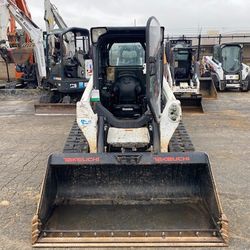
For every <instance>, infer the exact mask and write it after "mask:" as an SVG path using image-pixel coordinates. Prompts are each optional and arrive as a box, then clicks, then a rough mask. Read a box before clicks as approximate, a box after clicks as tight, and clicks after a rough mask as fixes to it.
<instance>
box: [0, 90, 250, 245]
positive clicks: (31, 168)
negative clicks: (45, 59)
mask: <svg viewBox="0 0 250 250" xmlns="http://www.w3.org/2000/svg"><path fill="white" fill-rule="evenodd" d="M36 100H37V96H36V95H31V96H29V95H27V96H26V97H22V96H18V97H15V95H13V96H9V95H2V94H1V93H0V249H11V250H12V249H31V241H30V235H31V219H32V217H33V215H34V213H35V210H36V204H37V201H38V198H39V190H40V187H41V183H42V180H43V177H44V173H45V169H46V164H47V158H48V155H49V154H50V153H52V152H60V151H61V150H62V148H63V145H64V143H65V140H66V137H67V135H68V133H69V130H70V128H71V126H72V124H73V120H74V117H72V116H56V117H53V116H35V115H34V107H33V103H34V102H35V101H36ZM204 110H205V113H204V114H197V113H196V114H191V113H189V114H184V117H183V119H184V123H185V125H186V127H187V130H188V132H189V134H190V137H191V139H192V141H193V143H194V145H195V147H196V150H198V151H205V152H207V153H208V154H209V156H210V160H211V164H212V170H213V174H214V177H215V180H216V184H217V188H218V191H219V196H220V199H221V202H222V207H223V209H224V212H225V214H226V215H227V217H228V219H229V223H230V224H229V225H230V243H229V244H230V245H229V248H226V249H230V250H231V249H250V237H249V236H250V226H249V225H250V192H249V191H250V182H249V179H250V163H249V162H250V144H249V141H250V133H249V130H250V92H249V93H237V92H227V93H219V95H218V99H217V100H205V101H204ZM123 249H124V248H123ZM150 249H152V248H150ZM161 249H162V248H161ZM172 249H177V248H172ZM181 249H184V248H181ZM195 249H198V248H195ZM201 249H205V248H201ZM206 249H208V248H206ZM211 249H216V248H211ZM219 249H222V248H219Z"/></svg>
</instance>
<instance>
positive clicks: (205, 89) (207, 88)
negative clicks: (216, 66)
mask: <svg viewBox="0 0 250 250" xmlns="http://www.w3.org/2000/svg"><path fill="white" fill-rule="evenodd" d="M199 80H200V93H201V94H202V97H203V98H214V99H216V98H217V90H216V88H215V85H214V81H213V80H212V78H211V77H201V78H200V79H199Z"/></svg>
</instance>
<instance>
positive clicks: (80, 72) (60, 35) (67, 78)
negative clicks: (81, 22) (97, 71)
mask: <svg viewBox="0 0 250 250" xmlns="http://www.w3.org/2000/svg"><path fill="white" fill-rule="evenodd" d="M46 48H47V49H46V56H47V58H46V59H47V74H48V82H49V83H50V84H52V86H53V88H56V89H57V90H58V91H59V92H62V93H76V92H79V93H82V92H83V90H84V88H85V83H86V82H88V80H89V78H90V76H91V75H92V70H93V69H92V61H91V60H90V57H89V49H90V42H89V31H88V30H87V29H83V28H75V27H73V28H68V29H65V30H55V31H54V32H52V33H50V34H48V35H47V39H46Z"/></svg>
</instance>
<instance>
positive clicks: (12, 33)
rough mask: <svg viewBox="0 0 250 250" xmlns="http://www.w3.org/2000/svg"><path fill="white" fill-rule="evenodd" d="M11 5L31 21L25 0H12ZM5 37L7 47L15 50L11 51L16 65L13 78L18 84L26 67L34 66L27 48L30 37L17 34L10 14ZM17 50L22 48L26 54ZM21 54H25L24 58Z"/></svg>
mask: <svg viewBox="0 0 250 250" xmlns="http://www.w3.org/2000/svg"><path fill="white" fill-rule="evenodd" d="M12 3H13V4H15V5H16V6H17V7H18V8H19V9H20V10H21V11H22V12H23V13H24V14H25V15H26V16H27V17H29V18H30V19H31V13H30V11H29V8H28V5H27V3H26V1H25V0H12ZM7 37H8V43H9V47H10V48H17V49H16V50H15V52H14V51H13V53H15V59H14V60H13V61H14V63H15V64H16V72H15V77H16V79H17V81H18V82H19V83H22V82H23V78H24V71H25V70H26V71H27V67H29V65H33V64H34V54H33V50H32V49H31V48H29V47H30V45H31V39H30V36H29V35H28V34H27V33H26V32H21V33H20V32H19V30H18V29H17V25H16V21H15V18H14V17H13V16H12V15H11V14H10V22H9V26H8V29H7ZM22 37H23V38H22ZM27 47H28V48H27ZM19 48H23V49H24V50H25V51H26V53H23V52H24V51H23V49H22V50H19ZM26 48H27V49H26ZM22 54H25V56H23V55H22Z"/></svg>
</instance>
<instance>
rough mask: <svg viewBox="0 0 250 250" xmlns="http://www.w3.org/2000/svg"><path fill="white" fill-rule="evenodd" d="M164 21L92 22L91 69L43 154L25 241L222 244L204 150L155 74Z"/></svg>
mask: <svg viewBox="0 0 250 250" xmlns="http://www.w3.org/2000/svg"><path fill="white" fill-rule="evenodd" d="M163 31H164V29H163V28H162V27H161V26H160V25H159V22H158V21H157V19H155V18H154V17H151V18H150V19H149V20H148V22H147V26H146V27H101V28H92V29H91V39H92V44H93V56H94V60H93V62H94V76H93V78H91V79H90V81H89V83H88V85H87V87H86V90H85V92H84V93H83V96H82V99H81V101H80V102H78V103H77V123H75V124H74V126H73V127H72V130H71V132H70V136H69V138H68V140H67V142H66V145H65V148H64V152H63V153H61V154H52V155H51V156H50V157H49V160H48V166H47V171H46V175H45V179H44V182H43V187H42V193H41V198H40V201H39V204H38V209H37V212H36V214H35V216H34V218H33V220H32V244H33V246H34V247H112V246H116V247H117V246H120V247H124V246H141V247H147V246H226V245H227V243H228V222H227V219H226V216H225V215H224V213H223V211H222V208H221V205H220V202H219V198H218V194H217V191H216V186H215V182H214V178H213V174H212V170H211V167H210V163H209V159H208V156H207V155H206V154H205V153H202V152H192V150H193V147H192V143H191V142H190V139H189V138H188V135H187V133H186V131H185V128H184V126H183V124H182V123H181V122H180V119H181V108H180V103H179V101H178V100H176V99H175V97H174V95H173V93H172V91H171V89H170V87H169V85H168V83H167V82H166V79H165V78H164V77H163V61H162V59H163V51H164V49H163Z"/></svg>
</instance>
